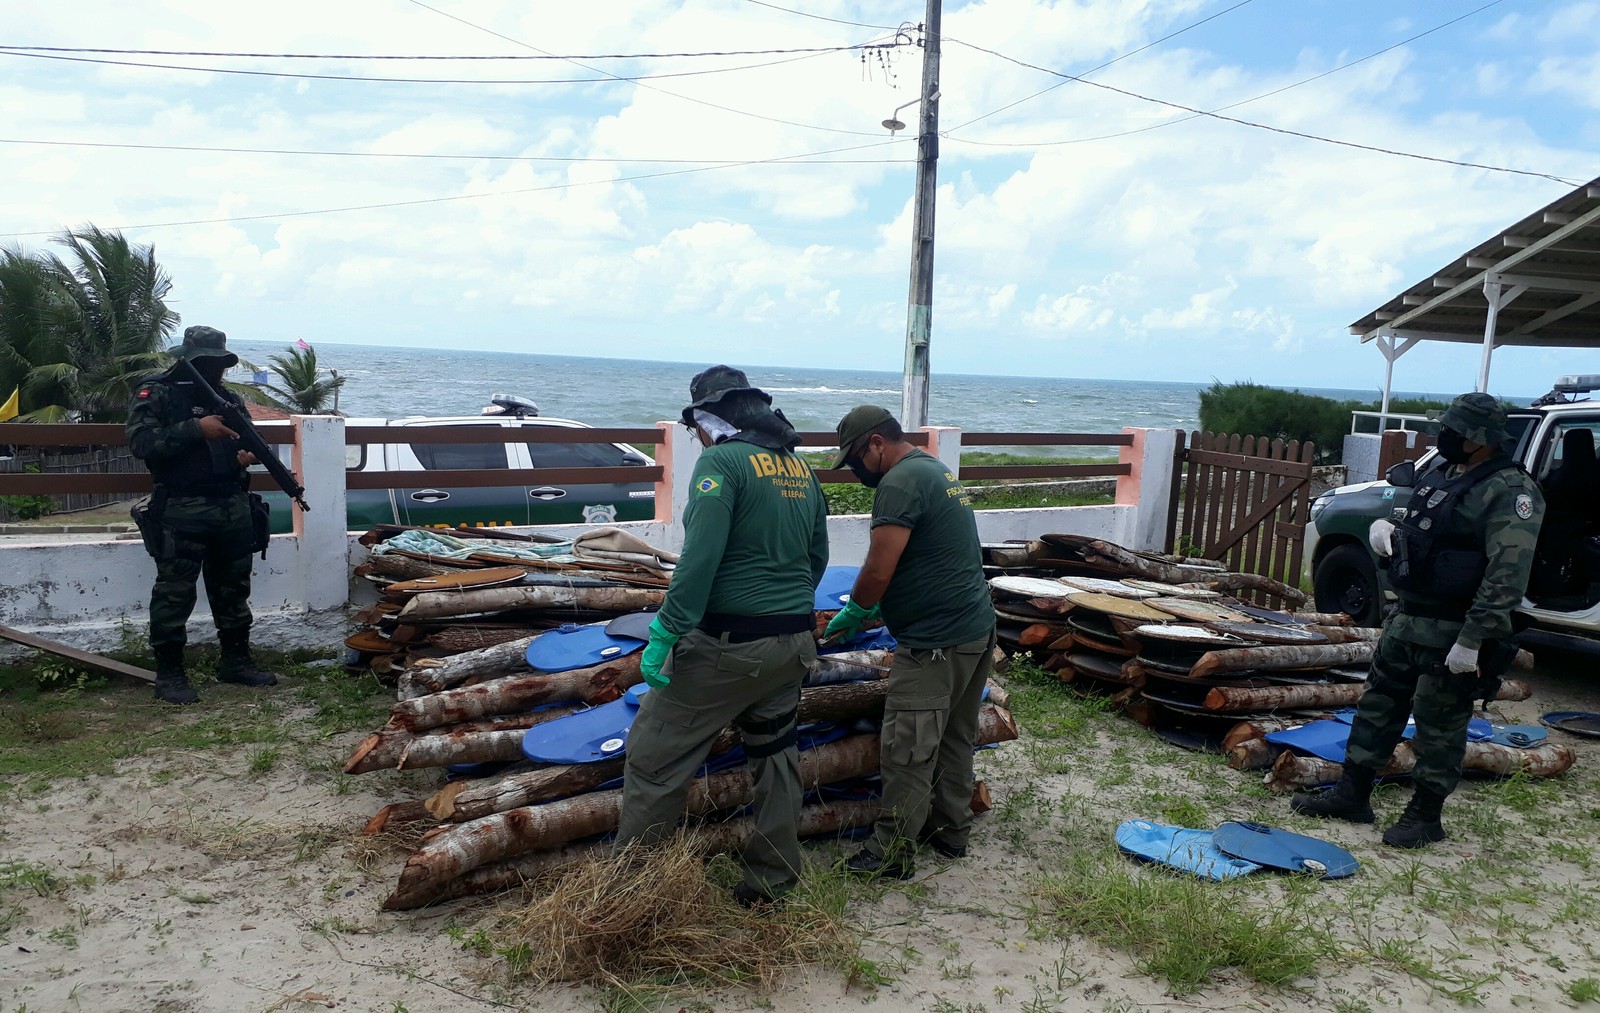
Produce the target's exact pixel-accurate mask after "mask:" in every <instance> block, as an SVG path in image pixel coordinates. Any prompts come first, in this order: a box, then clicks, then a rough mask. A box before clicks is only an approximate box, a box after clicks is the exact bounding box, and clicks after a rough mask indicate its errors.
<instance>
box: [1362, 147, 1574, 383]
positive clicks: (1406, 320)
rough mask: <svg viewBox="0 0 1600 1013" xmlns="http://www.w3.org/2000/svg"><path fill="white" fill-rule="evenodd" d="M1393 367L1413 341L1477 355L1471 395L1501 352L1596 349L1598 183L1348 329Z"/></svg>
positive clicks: (1387, 378) (1389, 375)
mask: <svg viewBox="0 0 1600 1013" xmlns="http://www.w3.org/2000/svg"><path fill="white" fill-rule="evenodd" d="M1350 333H1352V334H1358V335H1360V336H1361V341H1362V342H1363V343H1366V342H1368V341H1376V342H1377V343H1378V350H1379V351H1381V352H1382V353H1383V357H1384V359H1385V360H1386V365H1385V368H1384V375H1383V413H1384V414H1387V413H1388V411H1389V391H1390V389H1391V387H1392V383H1393V380H1394V362H1395V360H1396V359H1398V358H1400V356H1402V355H1404V354H1405V353H1406V352H1408V351H1410V350H1411V349H1412V348H1413V347H1415V345H1416V344H1417V342H1419V341H1460V342H1475V343H1479V344H1481V345H1482V346H1483V363H1482V366H1481V367H1480V368H1479V370H1478V387H1477V389H1478V390H1487V389H1488V387H1489V363H1490V360H1491V359H1492V358H1493V356H1494V350H1495V349H1496V348H1498V347H1500V346H1501V345H1543V346H1552V347H1565V348H1600V178H1597V179H1594V180H1592V181H1590V182H1588V183H1585V184H1584V185H1582V186H1580V187H1578V188H1577V189H1576V190H1573V191H1572V192H1571V193H1569V194H1567V195H1566V196H1565V197H1562V198H1560V199H1559V200H1556V201H1553V202H1551V203H1550V204H1548V205H1546V206H1545V207H1544V208H1542V209H1541V210H1539V211H1536V212H1534V213H1533V214H1531V215H1529V216H1528V217H1526V218H1524V219H1522V221H1520V222H1517V223H1516V224H1515V225H1513V226H1511V227H1510V228H1508V229H1505V230H1504V231H1502V232H1501V233H1499V234H1498V235H1496V236H1494V237H1492V238H1490V239H1488V240H1486V241H1485V242H1483V243H1480V244H1478V245H1477V246H1475V247H1473V248H1472V249H1471V250H1468V251H1467V252H1466V253H1465V254H1463V255H1462V256H1460V257H1458V258H1456V259H1455V260H1454V261H1452V262H1451V263H1450V264H1449V265H1447V266H1446V267H1445V268H1444V269H1443V270H1441V271H1439V272H1437V273H1436V274H1434V276H1433V277H1431V278H1429V279H1427V280H1426V281H1421V282H1418V283H1417V284H1415V285H1412V286H1411V287H1410V288H1408V289H1406V290H1405V291H1404V292H1401V293H1400V294H1399V295H1397V296H1395V297H1394V298H1392V299H1390V300H1389V301H1388V302H1386V303H1384V304H1383V305H1382V306H1379V307H1378V308H1377V309H1375V310H1373V311H1372V312H1371V313H1368V314H1367V315H1366V316H1364V317H1362V318H1361V319H1360V320H1357V321H1356V322H1355V323H1353V324H1351V325H1350Z"/></svg>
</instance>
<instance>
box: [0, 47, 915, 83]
mask: <svg viewBox="0 0 1600 1013" xmlns="http://www.w3.org/2000/svg"><path fill="white" fill-rule="evenodd" d="M874 48H889V47H878V46H872V45H864V46H836V47H833V48H831V49H823V50H820V51H814V50H807V51H805V54H804V55H801V56H795V57H791V58H790V59H787V60H768V61H766V62H763V63H747V64H743V65H741V66H738V67H711V68H707V69H705V70H678V71H668V72H663V73H659V74H631V75H622V74H605V76H603V77H569V78H532V79H529V78H511V79H507V78H490V77H469V78H445V77H371V76H366V75H358V74H296V73H292V72H290V71H282V70H245V69H243V68H239V67H192V66H188V65H185V64H176V63H148V62H144V61H138V60H107V59H102V58H99V57H89V56H63V55H60V54H56V53H24V52H16V51H9V52H8V51H5V50H4V47H0V56H16V57H26V58H29V59H34V60H60V61H63V62H67V63H95V64H101V65H105V66H111V67H142V68H148V69H151V70H180V71H188V72H190V73H196V74H232V75H238V76H242V77H275V78H290V79H294V80H301V81H350V82H362V83H378V84H482V85H501V84H596V83H599V82H603V81H648V80H658V79H661V78H669V77H701V76H704V75H707V74H728V73H732V72H734V71H740V70H759V69H761V68H763V67H776V66H780V65H782V64H785V63H798V62H799V61H801V60H810V59H814V58H815V57H816V56H818V55H820V54H821V53H826V52H833V53H843V52H851V51H856V50H867V49H874ZM602 73H603V72H602Z"/></svg>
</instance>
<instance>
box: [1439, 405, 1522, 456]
mask: <svg viewBox="0 0 1600 1013" xmlns="http://www.w3.org/2000/svg"><path fill="white" fill-rule="evenodd" d="M1439 424H1440V425H1441V426H1444V427H1445V428H1446V429H1451V430H1454V431H1455V432H1457V433H1459V434H1461V435H1462V436H1463V437H1465V438H1466V439H1468V440H1471V441H1472V442H1473V443H1480V444H1482V445H1484V446H1486V447H1497V446H1499V445H1500V444H1501V443H1502V442H1503V441H1504V440H1505V438H1506V436H1507V433H1506V409H1505V406H1504V405H1502V404H1501V403H1500V402H1499V401H1496V400H1495V399H1494V397H1493V396H1492V395H1490V394H1483V393H1473V394H1463V395H1461V396H1460V397H1458V398H1456V399H1455V400H1454V401H1452V402H1450V407H1449V408H1446V409H1445V411H1444V414H1443V415H1441V416H1439Z"/></svg>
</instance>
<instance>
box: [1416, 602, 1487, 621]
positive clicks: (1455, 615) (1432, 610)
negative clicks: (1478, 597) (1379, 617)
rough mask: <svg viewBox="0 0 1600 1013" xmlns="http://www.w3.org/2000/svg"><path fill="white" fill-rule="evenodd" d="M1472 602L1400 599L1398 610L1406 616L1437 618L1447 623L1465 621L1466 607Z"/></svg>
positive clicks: (1469, 606) (1470, 605)
mask: <svg viewBox="0 0 1600 1013" xmlns="http://www.w3.org/2000/svg"><path fill="white" fill-rule="evenodd" d="M1471 607H1472V603H1471V602H1470V601H1469V602H1462V603H1459V604H1457V603H1455V602H1421V601H1407V600H1406V599H1404V598H1401V599H1400V611H1401V612H1403V613H1405V614H1406V615H1408V616H1415V617H1416V618H1418V619H1438V620H1440V621H1441V622H1447V623H1464V622H1466V621H1467V609H1469V608H1471Z"/></svg>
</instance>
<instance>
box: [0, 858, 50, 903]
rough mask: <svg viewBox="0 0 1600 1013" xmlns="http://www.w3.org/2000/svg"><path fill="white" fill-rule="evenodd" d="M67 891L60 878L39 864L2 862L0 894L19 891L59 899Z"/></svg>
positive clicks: (13, 861)
mask: <svg viewBox="0 0 1600 1013" xmlns="http://www.w3.org/2000/svg"><path fill="white" fill-rule="evenodd" d="M65 889H66V885H65V884H64V883H62V881H61V878H60V877H59V876H57V875H56V874H55V873H53V872H51V871H50V870H49V869H47V868H45V867H44V866H42V865H40V864H38V863H37V862H26V861H21V860H10V861H4V862H0V893H8V892H10V891H12V890H18V891H27V892H30V893H33V894H36V895H38V896H40V897H57V896H60V895H61V893H62V891H63V890H65Z"/></svg>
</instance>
